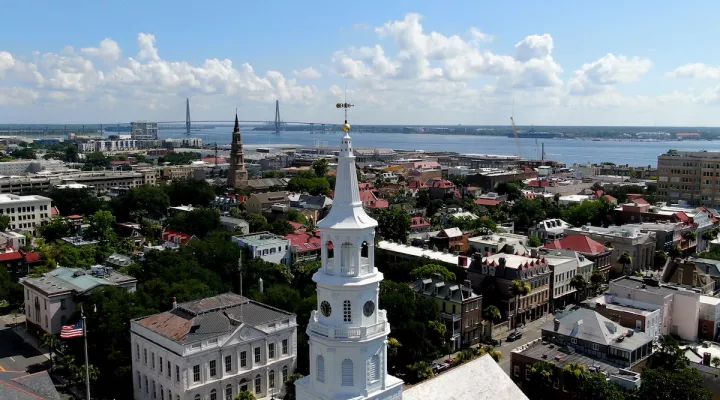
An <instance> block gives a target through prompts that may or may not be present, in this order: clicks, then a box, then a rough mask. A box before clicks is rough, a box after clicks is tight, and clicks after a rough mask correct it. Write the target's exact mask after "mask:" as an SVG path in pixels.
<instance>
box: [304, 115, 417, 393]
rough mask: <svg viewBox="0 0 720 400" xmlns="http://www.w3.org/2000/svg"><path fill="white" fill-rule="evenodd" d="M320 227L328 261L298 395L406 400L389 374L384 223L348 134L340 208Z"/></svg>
mask: <svg viewBox="0 0 720 400" xmlns="http://www.w3.org/2000/svg"><path fill="white" fill-rule="evenodd" d="M346 126H347V125H346ZM347 130H349V128H347V129H346V131H347ZM317 226H318V228H319V229H320V234H321V239H322V243H323V244H324V245H323V247H322V249H321V260H322V267H321V268H320V270H318V271H317V272H316V273H315V275H313V280H314V281H315V282H316V283H317V300H318V309H317V310H316V311H313V312H312V314H311V315H310V323H309V324H308V329H307V333H308V335H309V336H310V375H309V376H306V377H304V378H302V379H300V380H298V381H296V390H297V399H298V400H316V399H328V400H329V399H333V400H342V399H356V400H360V399H382V400H385V399H400V398H402V383H403V382H402V380H400V379H398V378H395V377H393V376H391V375H389V374H388V373H387V358H388V357H387V348H388V347H387V335H388V333H390V324H389V323H388V321H387V316H386V313H385V311H384V310H380V309H379V307H378V291H379V286H380V282H381V281H382V279H383V274H382V273H381V272H379V271H378V270H377V268H375V244H374V243H375V240H374V238H375V228H376V227H377V221H375V220H374V219H372V218H370V216H368V215H367V213H366V212H365V210H364V209H363V207H362V202H361V200H360V191H359V190H358V182H357V175H356V172H355V157H354V155H353V149H352V142H351V139H350V135H349V134H346V135H345V136H344V137H343V138H342V145H341V149H340V152H339V155H338V166H337V181H336V186H335V198H334V201H333V207H332V209H331V210H330V213H329V214H328V215H327V217H325V218H324V219H323V220H322V221H320V222H318V224H317ZM330 243H332V244H333V248H334V250H333V256H332V257H329V254H328V253H329V252H328V249H327V246H326V244H330ZM363 244H366V245H367V256H363V251H362V248H363Z"/></svg>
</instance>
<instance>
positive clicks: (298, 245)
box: [285, 231, 333, 264]
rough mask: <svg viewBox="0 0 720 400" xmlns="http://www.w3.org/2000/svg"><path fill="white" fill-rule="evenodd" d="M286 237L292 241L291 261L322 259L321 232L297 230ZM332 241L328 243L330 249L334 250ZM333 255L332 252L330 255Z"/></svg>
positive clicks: (292, 262)
mask: <svg viewBox="0 0 720 400" xmlns="http://www.w3.org/2000/svg"><path fill="white" fill-rule="evenodd" d="M285 237H286V238H287V239H288V240H289V241H290V263H291V264H294V263H298V262H303V261H316V260H319V259H320V255H321V254H320V253H321V250H322V240H321V239H320V232H319V231H317V232H295V233H291V234H288V235H285ZM332 248H333V246H332V243H329V244H328V250H330V251H331V252H332ZM330 256H332V254H331V255H330Z"/></svg>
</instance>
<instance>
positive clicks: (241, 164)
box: [227, 113, 248, 190]
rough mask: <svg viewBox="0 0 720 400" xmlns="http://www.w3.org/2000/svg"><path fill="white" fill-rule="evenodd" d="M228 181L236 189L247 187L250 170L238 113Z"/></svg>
mask: <svg viewBox="0 0 720 400" xmlns="http://www.w3.org/2000/svg"><path fill="white" fill-rule="evenodd" d="M227 182H228V186H232V187H233V188H234V189H235V190H239V189H241V188H244V187H246V186H247V183H248V171H247V169H245V153H244V152H243V144H242V136H241V134H240V122H239V121H238V116H237V113H235V127H234V128H233V133H232V144H231V145H230V169H228V178H227Z"/></svg>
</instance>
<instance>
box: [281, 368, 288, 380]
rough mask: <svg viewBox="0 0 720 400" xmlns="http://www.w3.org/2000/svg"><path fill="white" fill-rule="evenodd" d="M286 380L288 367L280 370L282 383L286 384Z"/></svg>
mask: <svg viewBox="0 0 720 400" xmlns="http://www.w3.org/2000/svg"><path fill="white" fill-rule="evenodd" d="M287 380H288V367H287V365H286V366H284V367H283V369H282V381H283V382H287Z"/></svg>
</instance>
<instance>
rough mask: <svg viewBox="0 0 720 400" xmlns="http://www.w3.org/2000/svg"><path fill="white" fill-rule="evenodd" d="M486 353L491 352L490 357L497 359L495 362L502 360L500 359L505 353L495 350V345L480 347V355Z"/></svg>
mask: <svg viewBox="0 0 720 400" xmlns="http://www.w3.org/2000/svg"><path fill="white" fill-rule="evenodd" d="M485 354H489V355H490V357H492V358H493V360H495V362H500V359H501V358H503V353H502V352H501V351H499V350H495V346H489V345H488V346H483V347H482V348H480V349H479V351H478V355H479V356H481V357H482V356H484V355H485Z"/></svg>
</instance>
